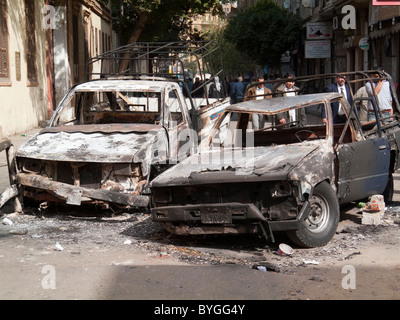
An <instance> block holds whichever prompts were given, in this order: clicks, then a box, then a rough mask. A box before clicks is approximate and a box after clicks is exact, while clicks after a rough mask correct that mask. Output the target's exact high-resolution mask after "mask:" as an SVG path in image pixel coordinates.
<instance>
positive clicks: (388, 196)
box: [383, 172, 394, 204]
mask: <svg viewBox="0 0 400 320" xmlns="http://www.w3.org/2000/svg"><path fill="white" fill-rule="evenodd" d="M393 190H394V182H393V173H391V172H390V173H389V179H388V182H387V185H386V189H385V191H383V198H384V201H385V204H390V203H392V202H393Z"/></svg>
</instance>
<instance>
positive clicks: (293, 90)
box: [275, 74, 306, 126]
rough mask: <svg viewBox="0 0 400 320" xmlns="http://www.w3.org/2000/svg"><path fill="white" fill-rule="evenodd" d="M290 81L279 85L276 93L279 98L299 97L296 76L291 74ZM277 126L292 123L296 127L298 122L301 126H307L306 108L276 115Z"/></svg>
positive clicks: (288, 77)
mask: <svg viewBox="0 0 400 320" xmlns="http://www.w3.org/2000/svg"><path fill="white" fill-rule="evenodd" d="M287 79H288V81H286V82H285V83H282V84H281V85H279V86H278V87H277V88H276V90H275V93H277V95H276V96H277V97H279V96H282V97H294V96H296V95H297V93H298V90H299V88H298V87H296V86H295V81H294V80H291V79H294V75H293V74H290V75H288V76H287ZM275 122H276V124H277V125H279V124H287V123H292V124H293V125H295V123H296V122H297V123H298V124H299V125H300V126H303V125H305V124H306V113H305V109H304V108H300V109H296V110H290V111H288V112H283V113H278V114H277V115H276V121H275Z"/></svg>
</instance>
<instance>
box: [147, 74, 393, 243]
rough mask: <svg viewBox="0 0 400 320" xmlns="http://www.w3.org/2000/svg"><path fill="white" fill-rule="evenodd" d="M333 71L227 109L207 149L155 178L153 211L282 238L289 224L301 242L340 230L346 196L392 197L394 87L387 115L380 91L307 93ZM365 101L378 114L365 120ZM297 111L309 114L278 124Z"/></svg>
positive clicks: (167, 221)
mask: <svg viewBox="0 0 400 320" xmlns="http://www.w3.org/2000/svg"><path fill="white" fill-rule="evenodd" d="M336 76H337V75H330V76H329V75H328V79H332V78H334V77H336ZM341 76H347V80H346V81H347V82H348V83H349V84H350V85H351V86H354V87H361V86H363V85H365V84H366V83H368V82H370V81H371V78H370V76H369V73H361V72H360V73H347V74H345V75H342V74H341ZM381 76H382V77H383V78H384V79H385V80H387V81H391V79H390V77H389V76H388V75H387V74H382V75H381ZM324 77H327V75H324V76H315V77H314V78H312V77H308V78H307V77H303V78H301V77H299V78H296V81H298V82H299V83H302V84H305V85H304V86H300V90H299V92H298V94H297V95H296V96H290V97H273V98H272V99H261V100H250V101H246V102H242V103H238V104H235V105H232V106H230V107H228V108H227V109H226V110H225V111H224V113H223V114H222V115H221V117H220V118H219V120H218V121H217V123H216V124H215V125H214V127H213V129H212V130H211V132H210V135H209V137H208V139H206V140H205V141H203V144H202V149H201V151H200V152H199V153H197V154H195V155H193V156H191V157H189V158H188V159H186V160H185V161H183V162H181V163H179V164H177V165H176V166H174V167H173V168H171V169H169V170H167V171H166V172H164V173H162V174H161V175H159V176H158V177H157V178H155V179H154V180H153V181H152V183H151V192H152V199H153V201H152V205H153V208H152V214H153V219H154V220H155V221H158V222H160V223H161V224H162V225H163V226H164V228H165V229H166V230H168V231H170V232H172V233H175V234H181V235H185V234H186V235H187V234H223V233H256V234H261V235H263V236H265V237H266V238H267V239H270V240H272V241H273V240H274V235H273V234H274V232H276V231H285V232H286V233H287V234H288V236H289V237H290V238H291V240H293V241H294V242H295V243H296V244H297V245H300V246H304V247H315V246H323V245H325V244H326V243H327V242H329V240H330V239H331V238H332V236H333V235H334V233H335V232H336V228H337V225H338V221H339V217H340V205H341V204H344V203H348V202H352V201H356V200H360V199H365V198H367V197H368V196H371V195H373V194H384V195H385V201H386V202H390V201H391V197H392V194H393V178H392V174H393V172H394V171H395V170H396V169H397V168H398V166H399V157H398V155H399V147H398V146H399V143H400V126H399V104H398V101H397V97H396V95H395V92H394V90H393V86H391V88H392V96H393V105H392V106H393V113H392V114H390V116H386V117H385V115H382V113H381V112H380V109H379V105H378V102H377V99H376V96H363V97H361V98H355V99H354V103H353V104H352V105H349V103H348V102H347V100H346V99H345V98H344V96H343V95H342V94H339V93H332V92H331V93H309V92H307V89H308V90H309V89H310V86H307V85H309V83H310V82H309V81H310V79H311V80H318V81H321V80H323V79H324ZM335 102H338V103H340V104H341V105H342V106H343V107H344V110H345V115H346V121H345V122H344V123H334V122H333V119H332V118H333V117H332V110H331V104H332V103H335ZM366 102H367V103H368V102H369V103H370V106H372V107H373V108H374V109H373V112H374V113H375V114H376V119H378V120H374V121H365V120H363V119H361V117H360V112H362V110H361V107H362V106H361V104H363V103H364V105H365V103H366ZM322 109H324V110H325V114H326V116H327V120H328V121H327V123H326V124H325V123H323V122H322V119H321V112H322ZM290 111H295V112H298V114H300V111H301V112H302V113H303V115H304V116H303V121H302V122H301V123H300V122H299V121H295V122H287V123H285V124H278V123H277V121H276V118H277V117H279V115H280V114H282V113H285V112H290ZM254 115H257V116H258V118H260V117H265V125H264V126H263V127H262V128H259V129H254V128H253V123H254V122H253V120H252V118H253V116H254Z"/></svg>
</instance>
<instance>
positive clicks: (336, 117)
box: [321, 76, 353, 124]
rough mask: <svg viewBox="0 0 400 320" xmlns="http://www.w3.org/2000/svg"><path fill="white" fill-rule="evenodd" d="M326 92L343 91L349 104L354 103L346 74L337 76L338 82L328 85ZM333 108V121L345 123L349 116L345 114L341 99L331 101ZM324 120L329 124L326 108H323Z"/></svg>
mask: <svg viewBox="0 0 400 320" xmlns="http://www.w3.org/2000/svg"><path fill="white" fill-rule="evenodd" d="M324 91H325V92H338V93H341V94H342V95H343V96H344V97H345V98H346V99H347V102H348V103H349V105H351V104H352V103H353V98H352V96H351V91H350V87H349V85H348V84H347V83H346V76H337V77H336V82H335V83H331V84H330V85H329V86H327V87H326V88H325V90H324ZM331 109H332V117H333V123H334V124H337V123H345V122H346V120H347V118H346V115H345V111H344V108H343V106H342V104H341V103H340V102H339V101H336V102H333V103H331ZM321 117H322V122H323V123H324V124H327V120H326V113H325V108H322V115H321Z"/></svg>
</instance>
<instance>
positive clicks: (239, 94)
mask: <svg viewBox="0 0 400 320" xmlns="http://www.w3.org/2000/svg"><path fill="white" fill-rule="evenodd" d="M245 89H246V86H245V85H244V83H243V77H242V76H239V77H238V78H237V81H236V82H234V83H233V84H232V87H231V102H232V104H235V103H239V102H242V101H243V99H244V91H245Z"/></svg>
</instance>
